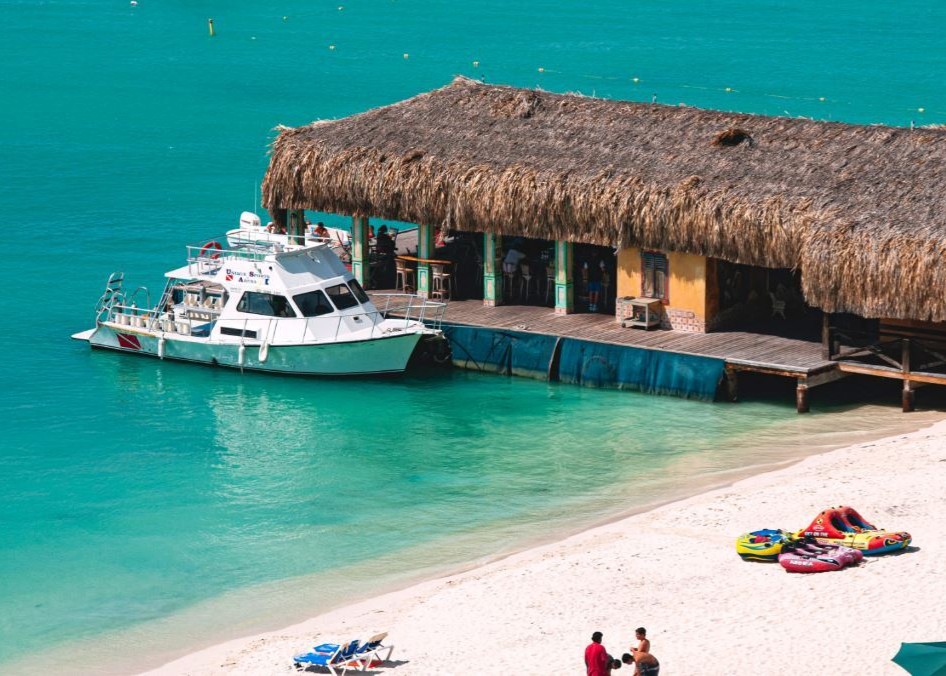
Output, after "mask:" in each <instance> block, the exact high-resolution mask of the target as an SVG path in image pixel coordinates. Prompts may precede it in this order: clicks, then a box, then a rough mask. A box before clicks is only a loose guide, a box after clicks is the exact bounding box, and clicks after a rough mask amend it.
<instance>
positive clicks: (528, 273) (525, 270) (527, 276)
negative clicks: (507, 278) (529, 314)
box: [519, 263, 532, 301]
mask: <svg viewBox="0 0 946 676" xmlns="http://www.w3.org/2000/svg"><path fill="white" fill-rule="evenodd" d="M519 271H520V273H521V274H520V275H519V297H520V298H524V299H525V300H526V301H528V300H529V298H530V296H531V295H532V268H531V266H530V265H529V264H528V263H520V264H519ZM523 293H524V294H525V295H523Z"/></svg>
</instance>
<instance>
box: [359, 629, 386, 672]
mask: <svg viewBox="0 0 946 676" xmlns="http://www.w3.org/2000/svg"><path fill="white" fill-rule="evenodd" d="M387 636H388V632H386V631H383V632H381V633H380V634H375V635H374V636H372V637H371V638H369V639H368V640H367V641H365V642H364V643H362V644H361V647H360V648H359V649H358V656H359V657H360V658H361V659H362V660H364V665H365V666H364V668H365V669H367V668H368V665H369V664H371V663H372V662H375V661H378V662H387V661H388V660H390V659H391V653H392V652H394V646H393V645H384V644H382V643H381V642H382V641H383V640H384V639H385V638H387ZM384 651H387V654H386V655H385V656H384V657H381V653H383V652H384Z"/></svg>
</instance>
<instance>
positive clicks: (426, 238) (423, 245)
mask: <svg viewBox="0 0 946 676" xmlns="http://www.w3.org/2000/svg"><path fill="white" fill-rule="evenodd" d="M417 257H418V258H433V257H434V226H432V225H429V224H426V223H420V224H418V226H417ZM430 281H431V280H430V264H429V263H423V262H418V263H417V295H418V296H420V297H421V298H430V292H431V288H430Z"/></svg>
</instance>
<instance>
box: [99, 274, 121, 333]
mask: <svg viewBox="0 0 946 676" xmlns="http://www.w3.org/2000/svg"><path fill="white" fill-rule="evenodd" d="M124 283H125V273H124V272H113V273H112V274H110V275H109V276H108V281H107V282H106V283H105V291H103V292H102V295H101V296H100V297H99V300H98V303H96V304H95V323H96V324H100V323H102V322H103V321H106V320H107V319H108V317H109V315H110V314H111V313H112V308H113V307H115V306H116V305H121V304H122V303H124V294H123V292H122V285H123V284H124Z"/></svg>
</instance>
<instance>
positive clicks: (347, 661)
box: [292, 641, 364, 676]
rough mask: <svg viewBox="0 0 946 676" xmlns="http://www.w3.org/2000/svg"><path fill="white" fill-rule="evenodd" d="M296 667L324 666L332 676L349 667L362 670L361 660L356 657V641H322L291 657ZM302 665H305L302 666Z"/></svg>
mask: <svg viewBox="0 0 946 676" xmlns="http://www.w3.org/2000/svg"><path fill="white" fill-rule="evenodd" d="M292 661H293V663H294V665H295V667H296V669H307V668H308V667H310V666H313V667H325V668H326V669H328V670H329V673H330V674H332V676H338V674H339V673H342V674H344V673H345V672H346V671H348V669H349V668H352V667H354V668H359V667H360V668H361V669H362V670H364V665H363V664H362V661H361V660H360V659H359V658H358V641H351V642H350V643H342V644H341V645H336V644H333V643H323V644H322V645H320V646H316V647H315V648H314V649H313V650H312V652H308V653H305V654H302V655H296V656H295V657H293V658H292ZM303 665H307V666H305V667H303Z"/></svg>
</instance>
